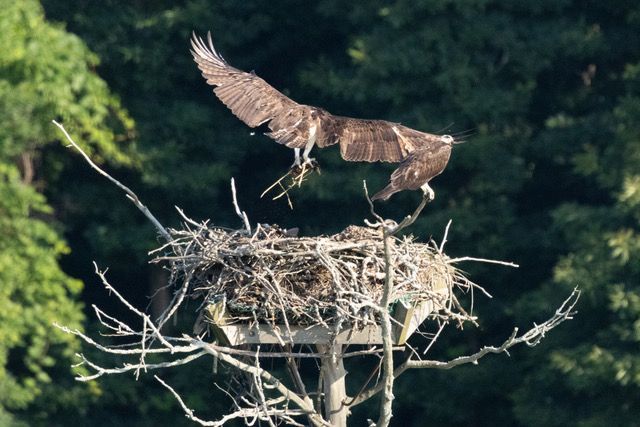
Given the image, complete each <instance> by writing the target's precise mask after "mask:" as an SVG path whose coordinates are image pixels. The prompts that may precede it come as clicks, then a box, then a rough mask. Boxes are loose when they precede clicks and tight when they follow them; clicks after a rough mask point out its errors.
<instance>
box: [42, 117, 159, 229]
mask: <svg viewBox="0 0 640 427" xmlns="http://www.w3.org/2000/svg"><path fill="white" fill-rule="evenodd" d="M52 122H53V124H54V125H56V126H57V127H58V128H59V129H60V130H61V131H62V133H64V136H65V137H66V138H67V141H69V143H70V144H71V145H72V146H73V148H75V149H76V150H78V152H79V153H80V154H81V155H82V157H84V159H85V160H86V161H87V163H89V166H91V167H92V168H93V169H95V170H96V171H97V172H98V173H99V174H100V175H102V176H104V177H105V178H107V179H108V180H109V181H111V182H112V183H114V184H115V185H117V186H118V187H119V188H120V189H121V190H124V192H125V193H127V198H128V199H129V200H131V202H133V204H134V205H136V207H137V208H138V209H140V211H141V212H142V213H143V214H144V216H146V217H147V219H149V221H151V223H152V224H153V225H154V226H155V227H156V230H158V232H159V233H160V234H161V235H162V237H163V238H164V239H165V240H167V241H168V240H171V236H170V235H169V233H168V232H167V230H166V229H165V228H164V227H163V226H162V224H160V221H158V220H157V219H156V217H155V216H153V214H152V213H151V211H150V210H149V209H148V208H147V207H146V206H145V205H143V204H142V202H141V201H140V199H139V198H138V196H137V195H136V193H134V192H133V191H132V190H131V189H130V188H129V187H127V186H126V185H124V184H122V183H121V182H120V181H118V180H117V179H115V178H114V177H112V176H111V175H109V174H108V173H107V172H105V171H104V170H102V169H101V168H100V167H99V166H98V165H96V164H95V163H94V162H93V160H91V158H89V156H88V155H87V153H85V152H84V151H83V150H82V148H80V146H78V144H76V143H75V141H74V140H73V138H71V136H70V135H69V133H68V132H67V130H66V129H65V128H64V126H62V125H61V124H60V123H58V122H56V121H55V120H52Z"/></svg>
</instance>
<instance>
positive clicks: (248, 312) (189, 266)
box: [156, 223, 468, 328]
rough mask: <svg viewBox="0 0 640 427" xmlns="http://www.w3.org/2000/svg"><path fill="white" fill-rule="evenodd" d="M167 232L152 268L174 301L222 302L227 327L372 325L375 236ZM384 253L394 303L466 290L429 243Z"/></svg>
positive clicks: (379, 269) (380, 268) (378, 285)
mask: <svg viewBox="0 0 640 427" xmlns="http://www.w3.org/2000/svg"><path fill="white" fill-rule="evenodd" d="M170 233H171V235H172V238H173V240H172V241H171V242H170V243H169V244H168V245H165V246H164V247H163V248H164V250H166V249H168V248H171V251H172V252H173V253H172V254H167V255H163V256H159V257H158V258H156V262H162V263H165V265H167V266H168V268H169V269H170V270H171V272H172V282H173V283H174V284H175V285H176V288H177V289H178V292H177V294H176V295H180V298H184V299H197V300H200V302H201V303H199V307H200V309H203V308H204V307H206V305H207V304H208V303H210V302H212V301H220V300H221V299H224V300H225V301H226V307H225V323H227V324H228V323H233V322H244V323H250V322H260V323H270V324H282V323H287V324H290V325H294V324H295V325H317V324H321V325H324V326H331V327H333V328H335V327H336V325H344V326H345V327H346V326H347V325H349V327H355V328H357V327H359V326H364V325H368V324H373V323H376V322H377V319H378V313H379V310H377V304H378V302H379V301H380V299H381V296H382V291H383V284H384V281H385V277H386V273H385V265H386V262H387V261H386V259H385V255H384V248H383V246H384V245H383V239H382V233H381V231H380V230H377V229H373V228H368V227H357V226H350V227H348V228H346V229H345V230H344V231H342V232H340V233H338V234H334V235H331V236H318V237H297V236H292V235H291V234H292V233H291V231H287V230H283V229H281V228H280V227H278V226H267V225H258V226H257V227H256V228H255V229H254V230H253V231H252V232H251V233H249V232H247V231H246V230H228V229H223V228H219V227H208V226H207V225H206V224H196V223H192V224H187V226H186V227H185V228H184V229H181V230H170ZM390 248H391V257H390V260H389V261H390V263H389V267H390V268H391V269H392V270H393V277H394V286H393V292H392V295H391V301H392V302H397V301H403V302H404V303H407V304H408V303H413V304H416V303H419V302H420V301H426V300H434V299H440V300H442V299H443V292H442V289H443V288H445V289H448V290H451V289H452V288H453V287H454V286H455V285H458V286H460V285H465V284H467V283H468V282H467V281H466V278H464V276H463V275H462V274H461V273H460V272H459V271H458V270H457V269H456V268H455V267H454V266H453V265H451V263H450V262H449V258H448V257H447V256H446V255H444V254H443V253H441V251H440V250H439V248H438V247H437V245H436V244H435V243H433V242H432V243H429V244H425V243H418V242H416V241H415V240H414V239H413V237H412V236H404V237H401V238H393V239H392V241H391V246H390ZM174 302H175V300H174ZM439 303H440V304H442V303H443V301H439Z"/></svg>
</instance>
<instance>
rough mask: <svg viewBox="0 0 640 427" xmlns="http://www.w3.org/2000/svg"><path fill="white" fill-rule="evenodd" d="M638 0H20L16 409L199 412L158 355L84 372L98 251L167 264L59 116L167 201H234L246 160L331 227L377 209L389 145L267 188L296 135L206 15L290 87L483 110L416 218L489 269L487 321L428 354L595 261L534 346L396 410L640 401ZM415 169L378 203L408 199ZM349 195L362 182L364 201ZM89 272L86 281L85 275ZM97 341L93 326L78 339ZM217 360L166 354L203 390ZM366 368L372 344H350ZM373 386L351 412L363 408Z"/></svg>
mask: <svg viewBox="0 0 640 427" xmlns="http://www.w3.org/2000/svg"><path fill="white" fill-rule="evenodd" d="M638 28H640V5H638V4H637V3H636V2H632V1H620V2H610V3H607V2H596V1H568V0H562V1H545V0H537V1H530V2H516V1H510V0H494V1H490V0H468V1H447V0H417V1H396V2H389V1H375V0H374V1H370V2H366V3H360V2H352V3H351V4H349V3H347V4H345V2H340V1H337V0H320V1H317V2H313V3H309V2H296V1H293V0H281V1H276V2H266V1H259V0H255V1H246V2H235V1H231V0H222V1H216V2H209V1H204V0H191V1H171V2H170V1H135V2H121V1H115V0H106V1H100V2H73V1H60V0H44V1H43V2H42V3H39V2H38V1H35V0H26V1H21V2H10V1H5V0H0V47H1V48H2V50H1V51H2V52H3V54H2V55H1V56H0V106H1V109H0V111H1V112H2V113H1V114H0V295H1V299H0V308H1V309H0V424H3V425H4V424H7V425H9V424H16V425H19V424H21V423H22V424H24V425H69V424H71V423H73V424H76V425H92V426H95V425H98V426H110V425H125V424H126V425H141V426H142V425H178V424H186V421H185V420H184V417H183V416H182V414H181V412H180V410H179V409H178V408H177V407H176V405H175V403H174V402H173V400H172V398H171V397H170V396H167V393H165V392H164V391H162V390H161V389H159V388H158V386H157V385H156V384H154V382H153V381H150V380H149V379H148V378H143V379H142V380H141V381H139V382H135V381H134V379H133V378H131V377H119V378H115V377H114V378H109V379H106V380H104V381H100V382H97V383H91V384H78V383H74V382H73V381H72V373H71V370H70V368H69V365H70V364H71V363H72V362H73V353H74V352H76V351H78V350H79V349H80V343H79V342H77V341H76V340H74V339H72V338H70V337H69V336H66V335H62V334H61V333H59V332H58V331H57V330H55V329H53V328H52V327H51V324H52V322H59V323H62V324H66V325H70V326H80V325H85V327H86V328H88V329H92V330H93V329H95V326H94V325H93V324H92V323H91V322H92V320H91V318H92V317H91V316H86V314H85V311H84V310H83V303H84V304H87V305H91V304H99V305H101V306H102V305H105V304H106V305H107V306H109V304H110V303H109V302H108V300H107V296H106V295H104V294H102V293H101V291H100V290H99V286H98V285H96V279H95V277H94V276H93V275H92V265H91V261H92V260H96V261H97V262H98V264H99V265H100V266H103V267H107V266H108V267H110V268H111V272H110V278H111V280H112V282H113V283H114V284H117V285H119V286H120V287H121V288H122V290H123V292H124V293H126V294H127V296H128V297H129V298H131V299H133V300H134V301H136V303H137V305H138V306H140V307H144V306H146V305H147V303H148V300H147V295H149V294H151V293H152V291H153V289H155V287H156V286H157V282H158V280H159V279H158V274H157V272H155V271H154V270H152V269H150V267H147V266H146V260H147V259H146V253H147V251H148V250H149V249H151V248H153V247H154V246H155V245H156V244H157V241H156V240H155V236H154V231H153V229H152V227H151V226H150V225H149V224H147V223H146V221H145V220H144V218H142V217H141V215H140V214H139V213H138V212H137V211H136V210H135V208H133V207H132V206H130V205H129V204H128V203H127V201H126V200H125V199H124V198H123V197H122V194H120V193H119V192H118V191H117V190H116V189H113V188H111V186H110V185H109V184H108V183H106V182H104V181H103V180H102V179H101V178H100V177H97V176H95V174H94V173H92V172H91V171H89V170H87V167H86V165H85V164H83V162H82V161H80V159H78V158H77V157H76V156H75V155H73V154H72V153H70V152H69V151H68V150H67V149H65V148H64V147H63V146H62V145H61V144H60V142H59V139H60V135H59V134H58V133H57V132H56V130H55V128H54V127H53V126H52V125H51V124H50V121H51V119H54V118H55V119H58V120H61V121H63V122H64V123H65V125H66V126H67V129H68V130H69V131H70V132H72V134H73V135H74V136H75V137H76V139H77V140H78V141H79V142H82V144H83V146H84V147H85V148H86V149H87V150H89V151H90V153H91V154H92V155H93V156H94V157H95V159H96V160H98V161H100V162H101V163H102V164H104V165H105V167H106V168H107V169H109V170H110V171H111V172H112V173H113V174H114V175H116V176H117V177H119V178H122V179H123V180H124V181H126V182H127V183H128V184H130V186H132V187H133V188H135V190H136V192H137V193H138V194H139V195H140V196H141V198H142V199H143V200H145V201H146V202H147V204H148V205H149V207H150V209H151V210H152V211H153V212H154V213H156V214H157V215H158V216H159V217H160V218H161V220H162V222H163V223H165V224H167V225H176V224H177V222H178V219H177V215H176V213H175V211H174V209H173V206H174V205H177V206H180V207H182V208H183V209H184V210H185V211H186V212H187V213H188V214H189V215H191V216H193V217H195V218H197V219H204V218H211V219H212V220H213V221H214V222H215V223H217V224H221V225H231V226H236V225H237V219H236V218H235V216H234V215H233V212H232V209H231V206H230V200H229V199H230V194H229V188H228V181H229V178H230V177H231V176H235V177H236V180H237V183H238V188H239V196H240V203H241V205H242V206H243V208H244V209H246V210H247V211H248V213H249V215H250V217H251V219H252V220H253V221H260V222H269V223H279V224H281V225H283V226H286V227H292V226H300V227H301V229H302V231H303V233H305V234H314V233H328V232H333V231H336V230H340V229H342V228H344V227H345V226H346V225H348V224H351V223H360V222H361V221H362V218H364V217H365V216H366V215H367V206H366V203H365V202H364V200H363V197H362V192H361V182H362V179H364V178H366V179H367V182H368V184H369V188H371V189H377V188H379V187H381V186H382V185H383V184H384V183H385V182H386V179H387V178H388V174H389V173H390V171H391V170H392V169H390V167H389V166H385V165H359V164H347V163H346V162H343V161H342V160H340V159H339V156H338V155H337V150H332V149H327V150H322V151H321V152H317V153H316V154H317V156H318V158H319V160H320V162H321V164H322V166H323V171H324V173H323V174H322V175H321V176H317V177H314V178H313V179H311V180H310V181H309V182H307V183H306V184H305V186H304V188H303V190H302V191H299V192H297V193H295V194H294V203H295V209H294V210H293V211H290V210H289V209H288V207H287V206H286V205H285V204H284V203H281V202H272V201H268V200H264V199H259V194H260V192H261V191H262V189H264V188H265V187H266V186H267V185H269V184H270V183H271V182H272V181H273V180H274V179H275V178H277V177H278V176H280V175H281V174H282V173H283V171H284V170H285V169H286V168H287V167H288V166H289V164H290V163H291V153H290V151H289V150H286V149H285V148H283V147H280V146H278V145H277V144H274V143H272V142H271V141H270V140H268V139H267V138H266V137H264V136H262V135H260V133H257V134H256V135H255V136H251V135H250V133H249V132H250V131H249V129H247V128H246V127H244V126H243V125H242V124H241V123H240V122H239V121H238V120H237V119H235V118H234V117H233V116H232V115H231V114H230V113H229V112H228V111H227V110H226V109H225V108H224V107H223V106H222V105H221V104H220V103H219V102H218V101H217V100H216V99H215V97H214V96H213V94H212V93H211V90H210V88H208V87H207V86H206V85H205V83H204V82H203V81H202V79H201V77H200V75H199V72H198V71H197V69H196V67H195V65H194V64H193V63H192V60H191V57H190V54H189V52H188V39H189V36H190V33H191V31H192V30H196V31H197V32H199V33H201V34H202V33H204V32H205V31H207V30H211V31H212V32H213V36H214V40H215V42H216V46H217V48H218V49H219V50H220V51H221V52H222V53H223V54H224V56H225V58H227V59H228V60H229V61H230V62H231V63H232V64H233V65H235V66H237V67H239V68H243V69H245V70H252V69H253V70H255V71H256V72H257V73H258V74H259V75H260V76H261V77H263V78H265V79H266V80H267V81H269V82H270V83H272V84H273V85H274V86H275V87H277V88H278V89H280V90H283V91H284V92H285V93H287V94H289V95H290V96H291V97H293V99H295V100H297V101H299V102H303V103H310V104H315V105H320V106H323V107H325V108H327V109H328V110H329V111H331V112H333V113H336V114H342V115H349V116H355V117H365V118H385V119H388V120H394V121H399V122H402V123H404V124H406V125H408V126H411V127H415V128H418V129H422V130H425V131H432V132H436V131H438V130H440V129H447V130H446V131H442V132H451V133H453V132H456V131H464V130H467V129H472V130H474V132H475V133H474V135H473V136H472V137H471V138H469V142H468V143H467V144H464V145H461V146H458V147H456V150H455V152H454V153H453V156H452V160H451V163H450V165H449V167H448V168H447V170H446V171H445V173H444V174H443V175H442V176H440V177H438V178H437V179H436V180H435V181H434V188H435V190H436V193H437V198H436V200H435V202H434V203H433V204H432V205H430V206H429V208H428V210H427V213H426V214H425V215H424V216H423V217H422V218H421V219H420V220H419V222H418V223H417V224H416V225H415V226H414V227H413V228H412V229H411V230H410V231H411V232H412V233H414V234H416V235H419V236H421V238H424V239H427V238H429V236H432V235H433V236H435V237H438V236H440V235H441V233H442V231H443V229H444V224H446V221H447V220H448V219H449V218H451V219H453V227H452V231H451V234H450V243H449V252H450V253H451V254H453V255H462V254H465V255H474V256H482V257H492V258H502V259H510V260H514V261H516V262H518V263H519V264H521V268H520V269H518V270H516V271H506V270H503V269H498V268H495V267H491V268H489V267H484V266H469V273H470V274H472V276H473V277H474V279H476V280H477V281H478V282H480V283H482V284H484V285H486V287H487V288H488V289H489V290H490V291H491V292H492V294H493V295H494V299H493V300H491V301H476V304H477V305H476V310H477V313H478V315H479V316H480V319H481V327H480V328H479V329H478V330H473V331H468V330H465V331H464V332H463V333H460V332H459V331H455V330H452V331H451V332H450V333H449V334H448V335H445V336H444V337H443V338H442V339H441V341H440V343H439V345H438V346H437V347H438V348H437V349H436V353H435V354H433V357H436V356H437V357H441V358H446V357H451V356H455V355H458V354H461V353H466V352H470V351H473V350H475V349H477V348H478V346H480V345H482V344H485V343H487V344H497V343H499V342H501V341H502V340H503V339H504V338H505V337H506V336H507V335H508V333H509V332H510V330H511V328H512V326H513V325H514V324H515V325H518V326H520V327H527V326H529V325H530V324H531V322H533V321H536V320H542V319H543V318H544V317H545V316H548V315H549V314H550V313H551V311H552V310H553V309H554V308H555V306H556V305H557V304H558V303H559V302H560V301H562V299H564V297H565V296H566V295H567V294H568V292H569V291H570V290H571V289H572V288H573V287H574V286H576V285H578V286H580V287H581V288H582V289H583V291H584V297H583V299H582V300H581V303H580V307H579V310H580V312H579V314H578V315H577V317H576V320H575V321H573V322H570V323H569V324H565V325H563V326H562V327H561V328H559V329H558V330H556V331H554V333H553V334H552V335H551V336H549V337H548V339H547V340H546V341H544V342H543V344H541V345H540V346H539V347H537V348H535V349H517V350H516V351H514V352H513V353H512V354H511V357H510V358H507V357H506V356H497V357H493V358H491V359H485V360H483V362H482V363H481V364H480V366H472V367H464V368H459V369H456V370H454V371H451V372H427V371H421V372H412V373H410V374H406V375H405V377H403V378H402V379H401V380H399V381H398V383H397V386H398V390H397V397H398V399H397V400H396V401H395V404H394V405H395V410H396V411H395V418H394V423H396V424H401V423H403V424H406V425H416V426H418V425H438V426H471V425H519V426H537V425H545V426H555V425H557V426H567V425H577V426H600V425H620V426H634V425H640V421H638V417H637V413H638V408H640V32H638V30H637V29H638ZM417 198H418V195H417V194H400V195H397V196H394V198H393V199H392V201H391V202H390V203H387V204H385V205H384V206H383V207H381V209H382V210H383V212H384V214H385V215H388V216H394V217H399V216H401V215H403V214H405V213H406V212H407V211H409V210H411V209H412V208H413V207H414V206H415V204H416V203H417ZM345 207H348V208H347V209H345ZM82 282H84V283H85V284H86V286H85V288H84V291H83V290H82V289H83V287H82V285H81V283H82ZM113 309H114V310H116V311H117V309H115V308H113ZM83 351H89V350H88V349H86V348H85V349H83ZM209 369H210V367H209V366H207V365H199V366H193V367H191V368H189V369H181V370H176V371H172V372H166V373H163V375H164V376H166V377H168V378H169V381H170V382H171V384H173V385H175V386H176V388H177V389H178V390H180V391H181V392H183V394H184V395H185V398H186V399H187V401H189V402H190V403H192V405H193V406H194V407H195V408H196V409H197V410H198V414H201V415H202V416H210V417H215V416H216V414H218V413H220V411H222V410H224V408H225V406H224V403H220V399H218V398H217V397H216V396H217V392H216V390H215V389H214V388H213V386H212V378H206V376H204V375H202V373H201V372H202V371H203V370H206V371H208V370H209ZM351 375H353V378H359V377H358V375H364V374H360V373H359V372H358V369H357V368H355V367H354V368H352V369H351ZM369 409H370V408H363V409H359V410H357V411H355V412H354V415H353V416H352V421H353V423H354V425H360V424H364V420H365V419H366V418H365V417H366V416H367V415H369V414H367V411H368V410H369Z"/></svg>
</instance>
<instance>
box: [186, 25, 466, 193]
mask: <svg viewBox="0 0 640 427" xmlns="http://www.w3.org/2000/svg"><path fill="white" fill-rule="evenodd" d="M207 41H208V45H207V44H205V42H204V41H203V40H202V39H201V38H200V37H198V36H196V35H195V33H194V34H193V38H192V39H191V46H192V47H193V50H191V54H192V55H193V58H194V60H195V62H196V63H197V64H198V68H199V69H200V70H201V71H202V76H203V77H204V78H205V79H206V80H207V83H208V84H210V85H212V86H215V89H213V92H214V93H215V94H216V96H217V97H218V98H219V99H220V101H222V102H223V103H224V104H225V105H226V106H227V107H228V108H229V109H230V110H231V112H232V113H233V114H234V115H235V116H236V117H238V118H239V119H240V120H242V121H243V122H244V123H245V124H247V125H248V126H249V127H252V128H255V127H257V126H260V125H262V124H265V123H266V124H267V126H268V127H269V129H270V130H271V132H268V133H266V135H267V136H269V137H270V138H273V139H274V140H275V141H276V142H278V143H280V144H283V145H285V146H287V147H289V148H293V149H294V152H295V161H294V166H301V165H311V166H313V165H314V163H315V161H314V159H312V158H310V157H309V153H310V152H311V149H312V148H313V147H314V146H316V145H317V146H318V147H320V148H323V147H328V146H330V145H334V144H337V143H340V154H341V155H342V157H343V158H344V159H345V160H349V161H363V162H378V161H381V162H394V163H398V162H400V166H399V167H398V169H397V170H396V171H395V172H393V174H392V175H391V182H390V183H389V185H388V186H387V187H386V188H384V189H383V190H382V191H380V192H378V193H377V194H375V195H374V196H373V198H372V200H378V199H382V200H387V199H388V198H389V197H390V196H391V195H392V194H394V193H396V192H398V191H402V190H417V189H418V188H420V189H422V190H423V192H424V194H425V197H429V198H430V199H433V197H434V192H433V190H432V189H431V187H429V181H430V180H431V179H432V178H433V177H435V176H436V175H439V174H440V173H441V172H442V171H443V170H444V168H445V167H446V165H447V162H448V161H449V156H450V154H451V147H452V146H453V144H456V143H457V142H458V141H456V140H455V139H454V138H453V137H451V136H450V135H433V134H429V133H424V132H419V131H417V130H413V129H410V128H408V127H406V126H402V125H401V124H399V123H393V122H388V121H384V120H364V119H354V118H350V117H340V116H335V115H333V114H330V113H329V112H327V111H325V110H323V109H321V108H318V107H313V106H309V105H303V104H298V103H297V102H295V101H293V100H291V99H290V98H288V97H287V96H285V95H284V94H282V93H281V92H279V91H278V90H276V89H275V88H273V87H272V86H271V85H269V84H268V83H267V82H266V81H264V80H263V79H261V78H260V77H258V76H256V75H255V73H253V72H251V73H247V72H244V71H242V70H238V69H237V68H234V67H232V66H231V65H229V64H228V63H227V62H226V61H225V59H224V58H223V57H222V55H220V54H219V53H218V52H217V51H216V49H215V48H214V47H213V42H212V41H211V33H208V34H207ZM301 151H302V158H301V157H300V152H301Z"/></svg>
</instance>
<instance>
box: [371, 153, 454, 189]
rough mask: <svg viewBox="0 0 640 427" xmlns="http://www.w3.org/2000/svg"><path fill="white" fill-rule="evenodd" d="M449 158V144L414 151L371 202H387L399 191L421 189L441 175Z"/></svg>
mask: <svg viewBox="0 0 640 427" xmlns="http://www.w3.org/2000/svg"><path fill="white" fill-rule="evenodd" d="M450 156H451V144H438V145H436V146H432V147H425V148H421V149H418V150H416V151H414V152H413V153H411V154H410V155H409V156H408V157H407V158H406V159H404V160H403V161H402V163H400V166H398V169H396V170H395V171H394V172H393V174H391V182H390V183H389V185H387V186H386V187H385V188H383V189H382V190H381V191H379V192H378V193H376V194H374V196H373V197H372V198H371V200H387V199H388V198H389V197H391V196H392V195H393V194H395V193H397V192H399V191H402V190H418V189H420V188H423V187H424V186H425V185H427V184H428V183H429V181H431V179H432V178H434V177H436V176H438V175H440V174H441V173H442V171H443V170H444V168H445V167H446V166H447V163H448V162H449V157H450Z"/></svg>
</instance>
